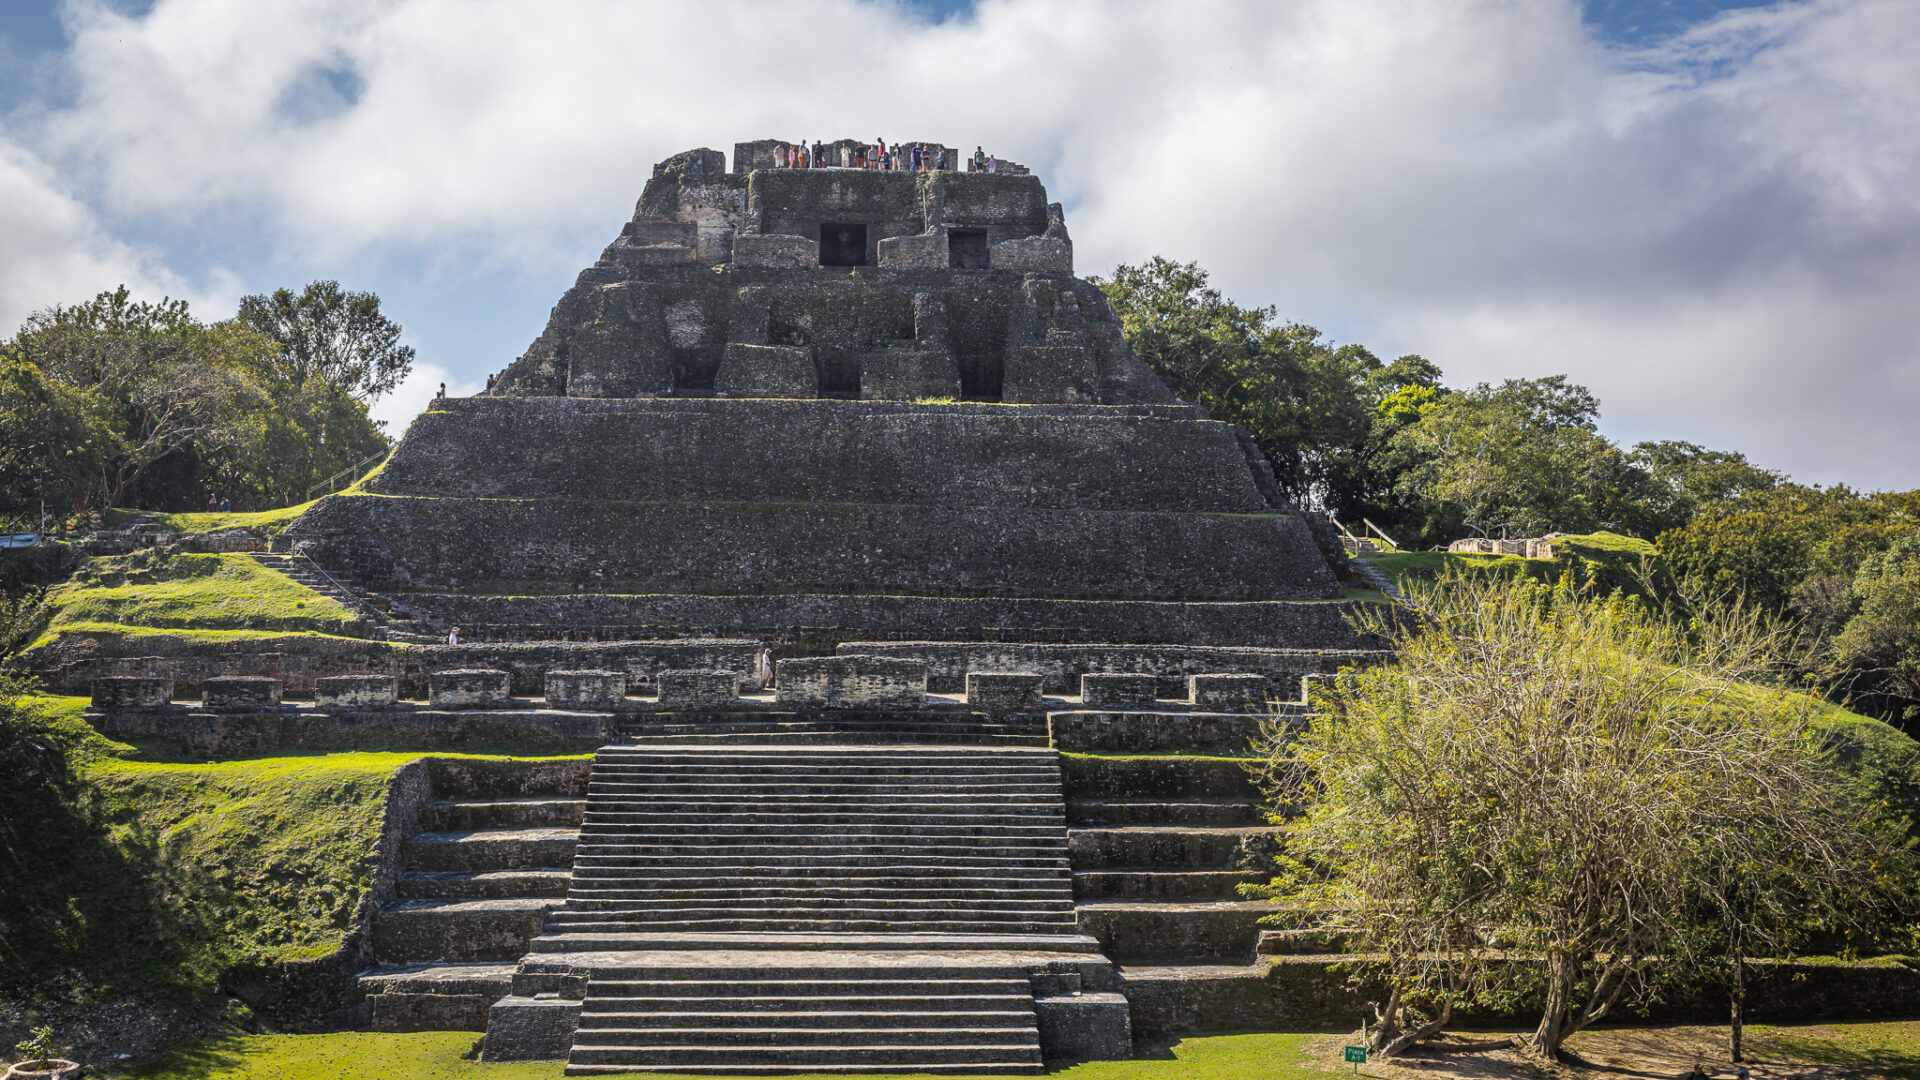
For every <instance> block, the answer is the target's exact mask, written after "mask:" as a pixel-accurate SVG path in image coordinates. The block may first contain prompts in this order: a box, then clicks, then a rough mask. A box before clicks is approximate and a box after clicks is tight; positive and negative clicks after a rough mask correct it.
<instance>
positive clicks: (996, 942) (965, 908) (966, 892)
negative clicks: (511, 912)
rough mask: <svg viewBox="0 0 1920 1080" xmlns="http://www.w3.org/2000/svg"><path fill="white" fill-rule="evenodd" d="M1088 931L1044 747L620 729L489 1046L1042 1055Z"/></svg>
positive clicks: (1015, 1058)
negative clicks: (715, 737) (557, 900)
mask: <svg viewBox="0 0 1920 1080" xmlns="http://www.w3.org/2000/svg"><path fill="white" fill-rule="evenodd" d="M1098 948H1099V947H1098V944H1097V943H1096V942H1095V941H1093V939H1091V938H1090V937H1086V936H1084V935H1082V934H1080V933H1079V932H1078V928H1077V922H1076V916H1075V911H1074V899H1073V878H1072V874H1071V870H1070V867H1069V860H1068V851H1067V829H1066V815H1065V802H1064V798H1063V793H1062V787H1061V774H1060V767H1059V762H1058V758H1057V755H1056V754H1055V753H1054V752H1053V751H1052V750H1051V749H1048V748H1045V747H1032V746H1007V745H985V746H981V745H944V746H943V745H883V746H856V745H822V744H815V743H811V742H790V741H789V742H766V743H758V744H731V743H711V744H700V743H681V742H660V743H650V742H644V743H640V744H636V745H623V746H610V747H607V748H606V749H604V750H602V751H601V753H600V754H599V755H598V757H597V758H596V759H595V761H594V765H593V771H592V774H591V778H590V781H589V785H588V792H587V805H586V813H585V821H584V824H583V826H582V829H581V834H580V842H579V846H578V848H577V849H576V852H575V855H574V860H573V871H572V878H571V881H570V883H569V886H568V891H567V899H566V902H565V903H564V904H563V905H561V906H560V907H558V908H557V909H555V910H554V911H553V912H552V913H551V914H550V915H549V916H548V920H547V924H546V928H545V932H544V933H543V934H542V935H541V936H540V937H538V938H536V939H535V940H534V941H533V943H532V947H531V953H530V954H529V955H528V956H527V958H526V960H525V961H523V962H522V964H521V965H520V969H519V971H518V972H517V973H516V975H515V979H514V991H515V995H516V996H514V997H510V998H507V999H506V1000H504V1001H502V1002H501V1003H500V1004H499V1005H498V1006H496V1007H495V1012H494V1019H493V1022H492V1023H491V1024H490V1026H489V1035H488V1048H487V1053H488V1056H489V1057H491V1058H495V1059H496V1060H497V1059H500V1058H503V1057H509V1056H518V1055H524V1056H537V1055H538V1054H540V1053H542V1052H551V1049H552V1045H553V1042H552V1040H553V1037H554V1032H553V1031H552V1030H551V1028H552V1027H553V1026H554V1025H555V1024H556V1023H566V1022H567V1021H569V1020H570V1021H571V1023H572V1025H573V1028H574V1030H573V1035H572V1042H571V1052H570V1053H569V1055H568V1071H569V1072H570V1073H595V1072H613V1071H630V1070H632V1071H644V1070H659V1071H677V1072H713V1073H725V1072H733V1073H752V1072H775V1071H782V1070H785V1071H794V1070H815V1069H817V1070H825V1071H843V1072H857V1071H868V1070H881V1069H886V1070H910V1071H937V1072H1006V1071H1018V1072H1030V1071H1035V1070H1037V1069H1039V1067H1040V1063H1041V1039H1040V1031H1039V1020H1038V1018H1037V1014H1036V1005H1035V996H1036V993H1039V994H1042V995H1046V994H1048V993H1052V992H1061V993H1064V994H1066V995H1069V996H1071V995H1072V994H1074V993H1075V992H1076V991H1079V990H1082V989H1106V988H1108V987H1109V986H1110V984H1111V980H1112V973H1111V965H1110V964H1108V962H1107V961H1106V960H1105V958H1104V957H1102V956H1100V954H1099V952H1098ZM543 992H544V994H545V996H544V997H543V996H542V994H543ZM570 998H579V999H581V1000H579V1001H578V1004H577V1006H573V1005H572V1004H571V1002H570V1000H569V999H570ZM1112 1004H1113V1005H1114V1006H1115V1007H1117V1008H1119V1009H1121V1010H1124V1008H1125V1006H1124V1004H1123V1003H1120V1002H1119V1001H1118V1000H1117V999H1116V1000H1115V1001H1114V1002H1112ZM576 1017H577V1018H576ZM556 1018H558V1019H556ZM541 1029H545V1033H544V1034H542V1033H541ZM561 1034H564V1032H562V1033H561ZM543 1040H544V1042H543Z"/></svg>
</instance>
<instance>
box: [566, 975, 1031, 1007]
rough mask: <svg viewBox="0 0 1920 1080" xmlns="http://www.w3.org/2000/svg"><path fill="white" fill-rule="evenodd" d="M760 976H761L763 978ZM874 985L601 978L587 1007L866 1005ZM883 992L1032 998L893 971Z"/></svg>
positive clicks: (1021, 984) (995, 985)
mask: <svg viewBox="0 0 1920 1080" xmlns="http://www.w3.org/2000/svg"><path fill="white" fill-rule="evenodd" d="M684 970H687V971H692V972H694V973H695V974H701V973H702V972H700V969H684ZM762 974H763V975H764V972H762ZM934 974H938V973H937V972H935V973H934ZM873 983H874V980H873V979H871V978H861V979H853V978H845V979H839V978H835V979H818V978H788V977H785V976H784V975H783V976H782V977H779V978H751V979H727V980H711V979H702V978H696V977H692V976H689V977H686V978H677V979H617V978H603V979H595V980H594V982H593V986H594V993H595V995H596V997H595V999H594V1001H591V1002H588V1003H587V1006H586V1007H587V1008H588V1009H593V1008H598V1007H603V1006H604V1007H606V1008H612V1009H626V1008H642V1007H651V1006H641V1005H632V1006H629V1005H627V1004H626V1003H625V1002H624V1001H622V1000H620V999H625V998H632V999H635V1000H637V1001H640V1002H651V1003H660V1004H659V1007H661V1008H668V1007H671V1006H672V1005H674V1004H675V1003H677V1002H682V1001H685V1002H702V1003H706V1004H707V1005H712V1004H713V1003H716V1002H722V1001H726V1002H739V1003H743V1007H747V1008H752V1007H755V1006H753V1005H752V1004H751V1002H753V1001H757V1000H759V999H762V998H765V999H769V1000H772V1001H775V1002H780V1001H786V1002H834V1001H860V1000H867V999H864V998H862V997H860V995H862V994H866V993H870V992H871V991H873V990H874V985H873ZM885 989H886V990H887V994H886V996H885V997H884V998H879V999H875V1000H884V1001H895V1000H899V1001H915V1000H924V1001H931V1000H951V1001H976V1000H979V999H980V998H982V997H995V996H997V997H1009V998H1012V999H1015V1000H1020V1001H1026V1000H1029V999H1031V998H1032V997H1033V991H1032V988H1031V985H1030V984H1029V983H1028V982H1027V980H1025V979H1007V978H979V977H975V978H967V977H965V976H960V975H956V976H951V977H946V978H919V977H916V976H914V975H913V973H911V972H907V973H904V974H903V973H902V972H901V971H900V970H898V969H891V970H889V971H888V973H887V978H886V981H885ZM596 1003H598V1004H596ZM849 1007H852V1006H849Z"/></svg>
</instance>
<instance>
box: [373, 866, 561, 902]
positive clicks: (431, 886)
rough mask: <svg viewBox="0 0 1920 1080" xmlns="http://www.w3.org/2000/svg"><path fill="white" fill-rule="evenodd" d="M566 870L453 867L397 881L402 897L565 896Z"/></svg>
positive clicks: (405, 877)
mask: <svg viewBox="0 0 1920 1080" xmlns="http://www.w3.org/2000/svg"><path fill="white" fill-rule="evenodd" d="M570 876H571V875H570V874H569V872H568V871H566V870H487V871H482V872H479V873H462V872H459V871H451V870H432V871H417V872H414V873H406V874H401V875H400V876H399V878H398V879H397V880H396V881H395V882H394V890H395V894H396V895H397V896H398V897H399V898H400V899H402V900H479V899H486V898H490V897H507V896H565V895H567V881H568V878H569V877H570Z"/></svg>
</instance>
